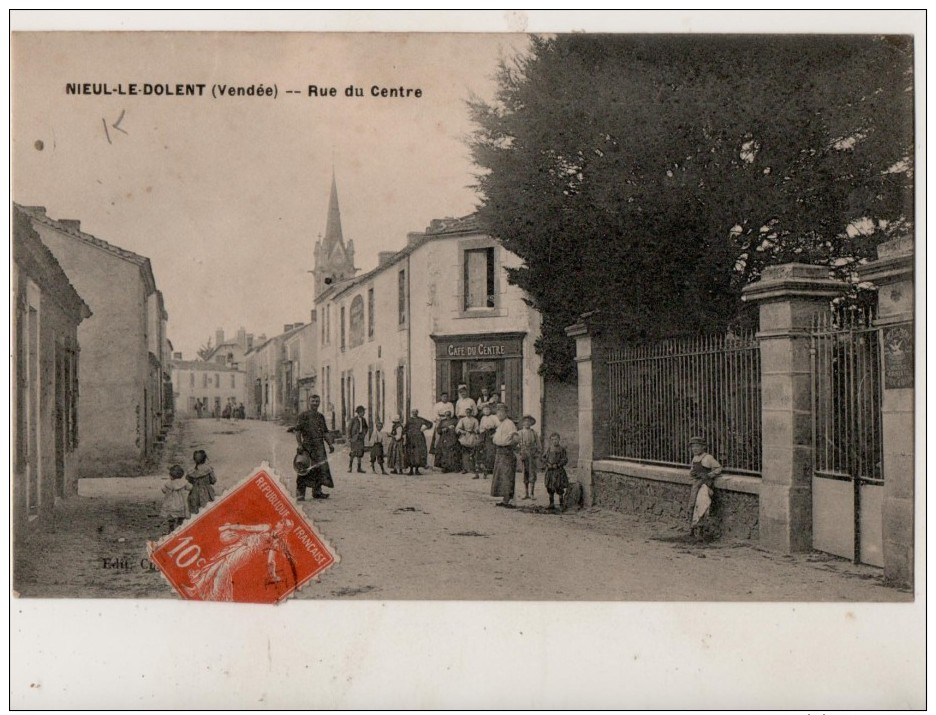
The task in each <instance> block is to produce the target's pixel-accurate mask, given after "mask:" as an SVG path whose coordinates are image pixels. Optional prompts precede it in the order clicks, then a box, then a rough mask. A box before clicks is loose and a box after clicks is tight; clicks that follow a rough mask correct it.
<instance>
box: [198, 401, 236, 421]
mask: <svg viewBox="0 0 936 715" xmlns="http://www.w3.org/2000/svg"><path fill="white" fill-rule="evenodd" d="M193 409H194V410H195V416H196V417H197V418H199V419H201V418H202V417H214V418H215V419H217V420H220V419H222V418H223V419H226V420H244V419H247V408H246V407H244V403H243V402H240V403H237V402H235V401H234V400H233V399H229V400H228V401H227V404H225V405H224V407H220V406H218V405H215V406H214V407H211V408H209V407H208V401H207V400H195V406H194V408H193Z"/></svg>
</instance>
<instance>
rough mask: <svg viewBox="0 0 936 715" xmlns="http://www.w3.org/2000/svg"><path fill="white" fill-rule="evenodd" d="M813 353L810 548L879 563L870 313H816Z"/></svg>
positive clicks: (875, 357)
mask: <svg viewBox="0 0 936 715" xmlns="http://www.w3.org/2000/svg"><path fill="white" fill-rule="evenodd" d="M810 354H811V363H812V399H813V403H812V415H813V420H812V423H813V445H814V450H813V454H814V457H815V461H814V468H813V481H812V502H813V504H812V506H813V548H815V549H818V550H820V551H825V552H827V553H831V554H835V555H837V556H843V557H845V558H849V559H852V560H853V561H854V562H855V563H859V562H861V563H867V564H872V565H874V566H883V565H884V555H883V525H882V507H883V501H884V472H883V449H882V436H881V352H880V332H879V329H878V328H876V327H874V315H873V313H872V312H871V311H868V310H864V309H854V308H852V309H844V310H836V311H830V312H828V313H822V314H820V315H819V316H817V318H816V321H815V324H814V329H813V333H812V344H811V349H810Z"/></svg>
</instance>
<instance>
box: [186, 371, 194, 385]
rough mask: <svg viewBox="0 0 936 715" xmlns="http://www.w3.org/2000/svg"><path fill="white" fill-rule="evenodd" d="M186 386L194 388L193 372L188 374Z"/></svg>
mask: <svg viewBox="0 0 936 715" xmlns="http://www.w3.org/2000/svg"><path fill="white" fill-rule="evenodd" d="M188 384H189V387H195V373H194V372H190V373H189V381H188Z"/></svg>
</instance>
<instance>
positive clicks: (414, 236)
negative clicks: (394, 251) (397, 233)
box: [406, 231, 426, 246]
mask: <svg viewBox="0 0 936 715" xmlns="http://www.w3.org/2000/svg"><path fill="white" fill-rule="evenodd" d="M425 237H426V234H424V233H418V232H414V231H410V232H409V233H408V234H406V245H407V246H415V245H416V244H417V243H420V242H421V241H422V240H423V239H424V238H425Z"/></svg>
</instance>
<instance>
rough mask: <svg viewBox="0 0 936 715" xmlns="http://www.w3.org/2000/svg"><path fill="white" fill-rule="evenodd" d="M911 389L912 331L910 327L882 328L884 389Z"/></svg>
mask: <svg viewBox="0 0 936 715" xmlns="http://www.w3.org/2000/svg"><path fill="white" fill-rule="evenodd" d="M902 387H913V329H912V327H911V326H910V325H894V326H891V327H887V328H884V388H885V389H887V390H893V389H897V388H902Z"/></svg>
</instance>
